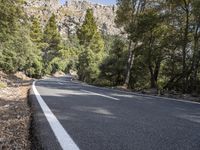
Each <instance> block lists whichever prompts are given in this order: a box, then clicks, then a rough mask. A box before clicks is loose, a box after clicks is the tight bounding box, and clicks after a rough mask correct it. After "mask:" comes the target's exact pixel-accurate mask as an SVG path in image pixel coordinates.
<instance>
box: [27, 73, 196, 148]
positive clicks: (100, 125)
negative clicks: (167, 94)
mask: <svg viewBox="0 0 200 150" xmlns="http://www.w3.org/2000/svg"><path fill="white" fill-rule="evenodd" d="M29 98H30V99H29V100H30V104H31V109H32V116H33V120H32V127H31V128H32V136H33V144H32V149H45V150H62V149H63V150H200V105H199V104H197V103H190V102H183V101H176V100H172V99H168V98H160V97H155V96H146V95H139V94H135V93H130V92H123V91H119V90H113V89H109V88H100V87H95V86H90V85H87V84H84V83H80V82H75V81H71V77H70V76H65V77H59V78H49V79H43V80H38V81H36V82H34V84H33V86H32V89H31V91H30V95H29Z"/></svg>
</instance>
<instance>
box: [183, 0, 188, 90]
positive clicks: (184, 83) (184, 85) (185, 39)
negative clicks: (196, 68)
mask: <svg viewBox="0 0 200 150" xmlns="http://www.w3.org/2000/svg"><path fill="white" fill-rule="evenodd" d="M184 3H185V13H186V18H185V29H184V37H183V45H182V74H183V77H184V78H183V93H185V92H186V90H187V85H188V82H187V78H186V76H185V75H184V74H185V73H186V72H187V67H186V51H187V45H188V29H189V8H188V7H189V5H188V4H187V2H186V1H184Z"/></svg>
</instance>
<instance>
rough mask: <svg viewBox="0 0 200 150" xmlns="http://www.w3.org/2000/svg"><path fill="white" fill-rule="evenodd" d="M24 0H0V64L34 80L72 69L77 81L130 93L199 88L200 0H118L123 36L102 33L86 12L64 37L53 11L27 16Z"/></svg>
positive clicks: (91, 15)
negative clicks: (46, 16) (121, 88)
mask: <svg viewBox="0 0 200 150" xmlns="http://www.w3.org/2000/svg"><path fill="white" fill-rule="evenodd" d="M23 2H24V1H23V0H15V1H13V0H0V68H1V70H3V71H6V72H15V71H24V72H25V73H26V74H27V75H29V76H31V77H37V78H39V77H41V76H43V75H46V74H52V73H55V72H56V71H60V70H62V71H64V72H68V71H69V70H70V69H73V70H76V71H77V72H78V76H79V79H80V80H83V81H86V82H89V83H93V84H98V85H108V86H118V85H121V86H124V87H126V88H132V89H136V90H141V89H147V88H154V89H159V90H161V89H165V90H176V91H180V92H183V93H199V92H200V86H199V85H200V74H199V71H200V67H199V63H200V1H199V0H156V1H151V0H118V1H117V5H118V8H117V12H116V18H115V23H116V25H117V26H118V27H119V28H121V29H122V31H123V33H122V34H121V35H118V36H109V35H106V34H105V33H104V34H101V33H100V31H99V30H98V27H97V24H96V22H95V18H94V16H93V11H92V10H91V9H88V10H87V12H86V16H85V21H84V22H83V24H82V26H81V27H80V28H79V29H78V30H77V33H76V35H70V37H68V40H63V39H62V37H61V36H60V34H59V31H58V27H57V22H56V16H55V15H54V14H52V15H51V17H50V18H49V20H48V22H47V23H46V25H45V26H42V25H41V23H40V18H39V17H33V18H28V17H27V16H26V13H25V12H24V10H23Z"/></svg>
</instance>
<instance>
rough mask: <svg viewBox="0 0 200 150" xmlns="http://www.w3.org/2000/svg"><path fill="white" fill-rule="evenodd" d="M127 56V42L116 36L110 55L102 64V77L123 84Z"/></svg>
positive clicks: (113, 83) (115, 83)
mask: <svg viewBox="0 0 200 150" xmlns="http://www.w3.org/2000/svg"><path fill="white" fill-rule="evenodd" d="M126 57H127V47H126V43H125V42H124V41H123V40H122V39H120V38H119V37H115V39H114V41H113V43H112V47H111V50H110V51H109V53H108V56H107V57H106V59H105V60H104V61H103V63H102V64H101V66H100V69H101V75H100V77H101V78H103V79H104V78H105V79H106V80H108V81H109V82H110V83H112V85H115V86H116V85H122V84H123V81H124V78H125V77H124V75H125V67H124V66H125V65H126Z"/></svg>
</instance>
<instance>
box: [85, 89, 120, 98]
mask: <svg viewBox="0 0 200 150" xmlns="http://www.w3.org/2000/svg"><path fill="white" fill-rule="evenodd" d="M81 91H83V92H87V93H90V94H92V95H97V96H102V97H106V98H110V99H113V100H117V101H119V100H120V99H118V98H115V97H111V96H107V95H103V94H99V93H95V92H91V91H87V90H81Z"/></svg>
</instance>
